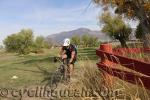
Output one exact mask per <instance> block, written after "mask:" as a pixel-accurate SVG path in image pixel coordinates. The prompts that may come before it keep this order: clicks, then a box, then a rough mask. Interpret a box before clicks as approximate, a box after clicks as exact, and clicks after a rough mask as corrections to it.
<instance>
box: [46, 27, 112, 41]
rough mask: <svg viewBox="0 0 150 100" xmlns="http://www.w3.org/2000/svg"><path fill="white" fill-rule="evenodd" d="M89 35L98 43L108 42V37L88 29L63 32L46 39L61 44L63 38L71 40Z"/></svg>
mask: <svg viewBox="0 0 150 100" xmlns="http://www.w3.org/2000/svg"><path fill="white" fill-rule="evenodd" d="M85 34H87V35H91V36H95V37H98V39H99V41H102V42H104V41H109V40H110V37H109V36H108V35H106V34H105V33H102V32H100V31H95V30H90V29H88V28H78V29H75V30H71V31H64V32H60V33H56V34H52V35H48V36H47V37H46V39H51V40H52V41H53V42H55V43H56V42H57V43H61V42H62V41H63V40H64V39H65V38H71V37H73V36H80V37H81V36H83V35H85Z"/></svg>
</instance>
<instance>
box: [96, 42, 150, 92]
mask: <svg viewBox="0 0 150 100" xmlns="http://www.w3.org/2000/svg"><path fill="white" fill-rule="evenodd" d="M118 50H119V49H118ZM120 50H122V51H123V49H120ZM146 50H147V51H149V49H146ZM127 51H128V53H133V51H136V53H138V52H139V53H140V52H141V51H144V50H143V49H132V50H131V48H129V49H126V51H123V52H127ZM96 54H97V55H98V56H99V57H100V58H101V62H99V63H97V65H98V67H99V68H100V69H101V70H102V71H104V74H105V76H106V78H107V77H109V76H110V75H111V76H115V77H118V78H120V79H122V80H124V81H128V82H130V83H134V84H137V82H138V81H139V80H140V81H142V84H143V85H144V86H145V87H146V88H147V89H149V90H150V63H147V62H143V61H140V60H135V59H131V58H128V57H124V56H122V55H119V53H118V54H117V50H116V51H113V50H112V47H111V45H110V44H102V45H101V46H100V49H98V50H96ZM116 64H119V65H122V66H123V67H126V68H128V69H130V70H134V71H136V72H139V73H141V74H142V75H140V74H138V73H133V72H130V71H125V70H121V69H118V68H116ZM112 79H113V78H112ZM107 82H108V83H109V82H110V80H107Z"/></svg>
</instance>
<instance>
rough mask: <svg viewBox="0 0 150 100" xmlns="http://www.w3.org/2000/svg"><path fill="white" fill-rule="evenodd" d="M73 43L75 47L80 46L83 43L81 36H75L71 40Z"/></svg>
mask: <svg viewBox="0 0 150 100" xmlns="http://www.w3.org/2000/svg"><path fill="white" fill-rule="evenodd" d="M71 43H73V44H75V45H80V43H81V38H80V37H79V36H73V37H72V38H71Z"/></svg>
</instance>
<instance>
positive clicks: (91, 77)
mask: <svg viewBox="0 0 150 100" xmlns="http://www.w3.org/2000/svg"><path fill="white" fill-rule="evenodd" d="M80 67H81V69H80V71H78V72H77V73H78V77H76V78H77V79H76V80H74V81H72V82H71V83H70V84H68V85H67V86H65V88H66V89H69V90H75V89H76V90H79V91H80V92H79V93H82V92H81V91H83V89H84V90H87V91H88V93H89V94H88V95H84V96H79V97H71V98H69V99H68V98H64V100H66V99H67V100H150V94H149V91H148V90H146V89H145V88H144V87H141V86H139V85H133V84H131V83H128V82H125V81H122V80H120V79H118V78H113V79H114V82H113V85H112V87H111V88H108V87H107V86H106V85H105V84H104V80H105V77H104V75H103V74H102V72H100V71H99V70H98V68H97V67H96V65H95V63H93V62H91V61H87V62H84V63H83V62H80ZM141 84H142V83H141ZM62 88H63V89H64V86H62V87H61V89H62ZM91 91H92V92H91ZM62 100H63V99H62Z"/></svg>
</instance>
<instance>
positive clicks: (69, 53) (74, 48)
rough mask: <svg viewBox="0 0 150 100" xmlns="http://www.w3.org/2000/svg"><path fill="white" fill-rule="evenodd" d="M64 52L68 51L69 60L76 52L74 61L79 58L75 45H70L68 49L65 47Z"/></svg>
mask: <svg viewBox="0 0 150 100" xmlns="http://www.w3.org/2000/svg"><path fill="white" fill-rule="evenodd" d="M62 50H65V51H66V55H67V58H71V53H72V52H73V51H75V58H74V59H76V57H77V49H76V47H75V45H72V44H70V45H69V47H68V48H67V47H65V46H63V47H62Z"/></svg>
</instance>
